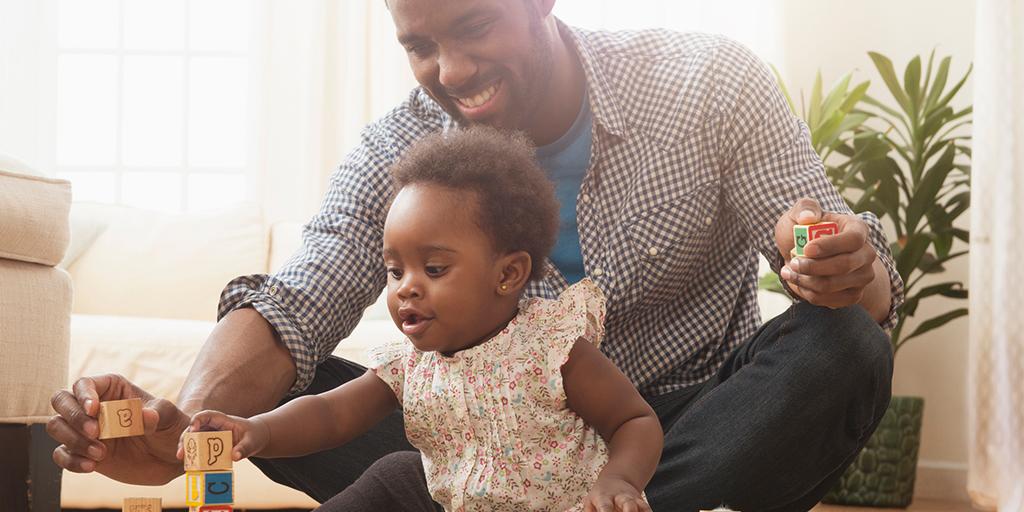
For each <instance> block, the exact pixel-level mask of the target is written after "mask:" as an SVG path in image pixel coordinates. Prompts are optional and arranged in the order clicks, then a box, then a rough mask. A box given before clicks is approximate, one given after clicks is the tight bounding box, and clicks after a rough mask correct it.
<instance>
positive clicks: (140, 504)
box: [121, 498, 163, 512]
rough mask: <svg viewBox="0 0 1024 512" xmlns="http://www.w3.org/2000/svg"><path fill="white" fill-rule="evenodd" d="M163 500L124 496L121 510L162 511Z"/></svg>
mask: <svg viewBox="0 0 1024 512" xmlns="http://www.w3.org/2000/svg"><path fill="white" fill-rule="evenodd" d="M162 511H163V501H162V500H161V499H160V498H125V499H124V504H123V505H121V512H162Z"/></svg>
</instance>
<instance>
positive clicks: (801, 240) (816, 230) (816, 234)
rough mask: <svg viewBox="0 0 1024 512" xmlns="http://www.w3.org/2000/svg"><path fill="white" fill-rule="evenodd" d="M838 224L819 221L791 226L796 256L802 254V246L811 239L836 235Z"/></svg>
mask: <svg viewBox="0 0 1024 512" xmlns="http://www.w3.org/2000/svg"><path fill="white" fill-rule="evenodd" d="M838 234H839V225H838V224H836V223H835V222H819V223H817V224H797V225H795V226H793V243H794V244H795V247H793V249H794V250H795V251H796V255H797V256H803V255H804V247H806V246H807V244H808V243H810V242H811V241H812V240H817V239H819V238H821V237H823V236H830V235H838Z"/></svg>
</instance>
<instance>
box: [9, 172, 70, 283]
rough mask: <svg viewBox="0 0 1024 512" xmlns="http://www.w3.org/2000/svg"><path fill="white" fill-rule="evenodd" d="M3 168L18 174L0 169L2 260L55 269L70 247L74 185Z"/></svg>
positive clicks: (65, 181)
mask: <svg viewBox="0 0 1024 512" xmlns="http://www.w3.org/2000/svg"><path fill="white" fill-rule="evenodd" d="M4 162H7V163H6V164H5V163H4ZM4 165H7V166H8V167H9V168H18V169H19V172H12V171H9V170H6V169H4V168H3V167H0V258H7V259H12V260H18V261H26V262H31V263H39V264H42V265H50V266H54V265H56V264H57V263H59V262H60V260H61V258H63V257H64V251H65V249H67V247H68V239H69V230H68V209H69V208H70V205H71V183H70V182H69V181H67V180H58V179H52V178H45V177H41V176H36V175H32V174H26V173H23V172H21V171H23V169H24V168H23V167H22V166H21V165H14V164H11V163H10V160H6V159H4V160H0V166H4Z"/></svg>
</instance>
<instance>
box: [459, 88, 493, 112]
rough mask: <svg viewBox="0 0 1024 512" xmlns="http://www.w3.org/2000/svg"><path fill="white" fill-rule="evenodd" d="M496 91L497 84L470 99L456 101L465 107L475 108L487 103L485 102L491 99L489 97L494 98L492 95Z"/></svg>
mask: <svg viewBox="0 0 1024 512" xmlns="http://www.w3.org/2000/svg"><path fill="white" fill-rule="evenodd" d="M497 91H498V84H494V85H492V86H490V87H488V88H487V89H485V90H484V91H483V92H481V93H480V94H477V95H476V96H473V97H472V98H459V99H458V100H459V103H461V104H462V105H463V106H465V107H469V108H476V107H479V106H480V105H483V104H484V103H487V101H488V100H490V99H491V96H494V93H495V92H497Z"/></svg>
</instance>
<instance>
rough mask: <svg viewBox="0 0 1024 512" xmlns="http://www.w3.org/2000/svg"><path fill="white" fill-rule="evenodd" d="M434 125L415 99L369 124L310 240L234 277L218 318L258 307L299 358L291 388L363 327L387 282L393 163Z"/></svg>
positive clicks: (304, 382)
mask: <svg viewBox="0 0 1024 512" xmlns="http://www.w3.org/2000/svg"><path fill="white" fill-rule="evenodd" d="M424 129H426V125H425V123H422V122H421V120H420V119H418V118H417V116H416V115H414V114H413V113H411V112H410V111H409V106H408V103H407V104H405V105H403V106H402V107H399V109H396V111H395V112H392V113H391V114H389V116H387V117H385V118H384V119H382V120H380V121H378V122H376V123H374V124H371V125H370V126H368V127H367V128H366V129H365V130H364V132H363V134H362V141H361V144H360V145H359V146H358V147H356V148H355V149H354V150H353V151H352V152H351V153H349V154H348V156H347V157H346V158H345V161H344V162H343V163H342V164H341V166H340V167H339V169H338V170H337V171H336V172H335V173H334V174H333V175H332V176H331V182H330V187H329V190H328V192H327V195H326V196H325V198H324V200H323V203H322V205H321V208H320V211H319V212H318V213H317V215H316V216H314V217H313V219H312V220H311V221H310V222H309V223H307V224H306V225H305V226H304V228H303V236H302V240H303V244H302V247H301V249H299V250H298V251H297V252H296V253H295V254H294V255H293V256H292V257H291V259H289V260H288V261H287V262H286V263H285V264H284V265H283V266H282V267H281V268H280V269H279V270H277V271H276V272H275V273H273V274H271V275H263V274H257V275H248V276H241V277H238V278H235V279H234V280H232V281H231V282H230V283H228V285H227V286H226V287H225V289H224V291H223V292H222V294H221V298H220V305H219V308H218V320H219V319H220V318H223V317H224V315H226V314H228V313H229V312H231V311H233V310H235V309H238V308H242V307H251V308H254V309H255V310H256V311H258V312H259V313H260V314H261V315H262V316H263V317H264V318H265V319H266V320H267V321H268V322H270V324H271V325H272V326H273V327H274V330H275V331H276V332H277V335H278V337H279V339H280V340H281V342H282V343H284V344H285V346H287V347H288V350H289V351H290V352H291V355H292V358H293V360H294V361H295V366H296V377H295V382H294V384H293V385H292V387H291V389H290V390H289V394H296V393H299V392H301V391H302V390H304V389H305V388H306V387H307V386H308V385H309V383H310V382H311V381H312V379H313V375H314V373H315V372H316V366H317V364H319V363H320V362H322V361H324V360H325V359H326V358H327V356H329V355H330V354H331V353H332V352H333V351H334V349H335V347H337V345H338V343H339V342H340V341H341V340H343V339H344V338H345V337H347V336H348V335H349V334H350V333H351V332H352V330H353V329H354V328H355V326H356V324H357V323H358V322H359V319H360V318H361V317H362V314H363V311H364V310H365V309H366V308H367V307H368V306H370V305H371V304H372V303H373V302H374V301H375V299H376V298H377V297H378V295H379V294H380V292H381V290H382V289H383V288H384V286H385V285H386V283H387V274H386V270H385V268H384V263H383V258H382V255H381V251H382V238H383V227H384V219H385V216H386V212H387V206H388V203H389V201H390V200H391V196H392V186H393V185H392V180H391V178H390V175H389V174H388V172H387V168H388V167H389V166H390V165H391V163H392V162H393V161H394V160H395V159H396V158H397V155H398V154H399V153H400V150H401V148H403V147H404V146H406V145H407V144H403V143H402V140H399V139H405V140H406V141H411V140H413V139H415V138H416V137H418V136H419V132H420V131H421V130H424Z"/></svg>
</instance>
